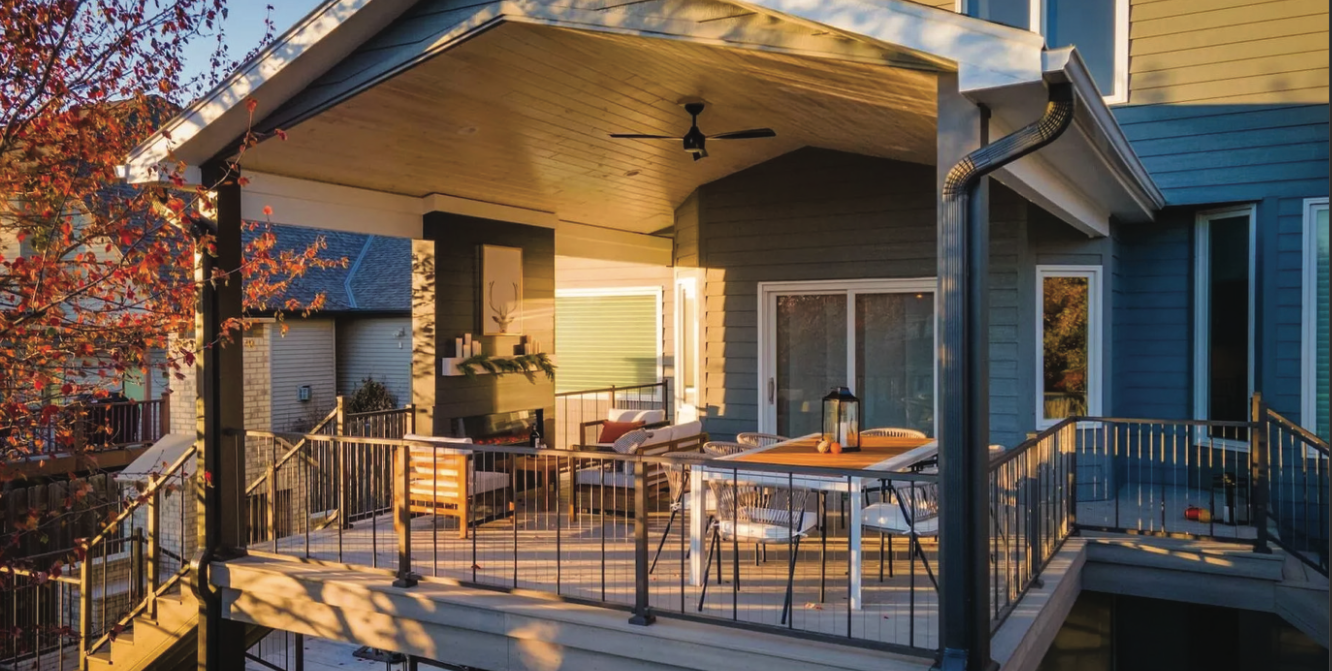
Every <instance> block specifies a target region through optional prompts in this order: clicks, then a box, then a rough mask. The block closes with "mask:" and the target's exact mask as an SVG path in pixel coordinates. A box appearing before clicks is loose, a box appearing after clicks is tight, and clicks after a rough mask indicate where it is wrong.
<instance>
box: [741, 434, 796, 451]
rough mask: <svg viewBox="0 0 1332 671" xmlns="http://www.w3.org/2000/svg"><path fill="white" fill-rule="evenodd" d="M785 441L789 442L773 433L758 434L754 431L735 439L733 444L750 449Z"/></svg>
mask: <svg viewBox="0 0 1332 671" xmlns="http://www.w3.org/2000/svg"><path fill="white" fill-rule="evenodd" d="M787 440H790V438H787V437H786V436H779V435H777V434H775V433H758V432H756V431H746V432H744V433H742V434H740V435H738V436H736V437H735V442H737V443H740V444H741V445H749V446H750V447H767V446H769V445H775V444H777V443H781V442H785V441H787Z"/></svg>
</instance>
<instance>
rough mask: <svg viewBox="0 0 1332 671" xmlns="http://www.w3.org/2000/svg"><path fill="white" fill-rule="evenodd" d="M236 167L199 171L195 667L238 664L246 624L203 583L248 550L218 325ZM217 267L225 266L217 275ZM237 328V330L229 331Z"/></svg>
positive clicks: (234, 364) (236, 226)
mask: <svg viewBox="0 0 1332 671" xmlns="http://www.w3.org/2000/svg"><path fill="white" fill-rule="evenodd" d="M239 177H240V174H239V168H237V167H236V166H234V165H230V164H228V163H226V162H222V161H216V162H213V163H211V164H209V165H208V166H206V169H205V170H204V179H205V183H206V184H207V185H208V186H210V187H211V188H212V189H213V190H214V194H215V195H214V198H215V205H216V210H215V212H214V214H215V215H216V219H215V222H214V223H215V228H214V230H213V231H212V233H213V235H214V236H215V237H214V249H215V254H216V256H212V255H209V254H208V253H207V252H203V253H199V254H197V257H196V258H197V261H196V263H195V281H196V283H197V284H198V286H199V292H198V294H199V298H198V308H197V309H196V311H195V322H194V329H195V339H196V342H195V344H196V347H197V348H199V349H200V352H199V356H197V357H196V359H195V360H196V362H197V363H196V364H195V375H196V380H197V384H198V396H197V397H196V401H195V408H196V410H197V421H196V427H197V429H196V431H197V438H196V440H197V441H198V443H199V446H200V449H199V464H198V468H197V473H198V474H199V478H198V480H199V484H198V485H197V486H196V488H197V491H198V498H199V506H198V525H199V547H200V549H201V552H202V554H201V555H200V557H198V558H197V561H196V571H195V575H194V580H195V581H196V583H197V584H196V586H195V591H196V593H198V594H200V595H201V596H202V597H203V598H201V599H200V600H199V635H198V644H199V647H198V668H199V669H200V671H243V669H244V668H245V646H241V645H236V641H240V640H244V637H245V627H244V625H243V624H241V623H239V622H235V621H232V620H228V619H226V618H224V617H223V612H222V602H221V599H219V598H217V595H216V594H215V593H214V592H213V591H212V587H211V586H210V585H209V584H207V580H208V578H207V573H208V571H207V564H208V563H210V562H214V561H225V560H227V559H232V558H236V557H240V556H244V554H245V537H246V529H245V525H246V523H247V520H248V515H247V514H246V511H245V502H246V501H245V440H244V438H241V437H239V436H238V435H237V434H235V433H234V432H235V431H236V430H238V429H243V428H244V421H245V413H244V407H245V406H244V397H243V390H244V388H245V387H244V384H245V382H244V361H243V350H242V347H241V346H240V344H239V343H238V342H231V341H229V340H228V339H227V338H225V337H224V336H225V335H228V334H226V333H224V331H223V326H224V325H225V324H226V322H227V321H228V320H233V319H238V318H239V317H240V316H241V278H240V267H241V192H240V184H239V182H238V181H237V180H238V179H239ZM215 270H220V271H222V272H224V273H227V277H226V279H225V280H223V279H215V278H214V275H215V272H214V271H215ZM231 335H234V334H231Z"/></svg>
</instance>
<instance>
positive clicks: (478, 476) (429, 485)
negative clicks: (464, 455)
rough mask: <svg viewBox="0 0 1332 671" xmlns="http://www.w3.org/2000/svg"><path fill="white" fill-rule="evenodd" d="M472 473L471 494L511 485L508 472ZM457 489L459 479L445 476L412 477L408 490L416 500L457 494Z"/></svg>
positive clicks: (427, 499) (483, 492) (474, 494)
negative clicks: (438, 477) (439, 477)
mask: <svg viewBox="0 0 1332 671" xmlns="http://www.w3.org/2000/svg"><path fill="white" fill-rule="evenodd" d="M471 475H472V482H471V488H470V490H469V491H468V494H469V495H471V496H476V495H477V494H485V493H486V492H493V491H495V490H497V489H504V488H505V487H508V486H509V474H508V473H496V472H494V471H473V472H472V474H471ZM457 489H458V481H457V480H455V479H452V478H448V477H447V476H445V478H443V479H440V480H435V479H434V478H429V477H426V478H412V485H411V487H410V488H409V490H408V491H410V492H411V494H412V498H413V499H415V500H418V501H429V500H430V499H432V498H434V497H436V496H439V495H444V496H448V495H454V496H456V493H457Z"/></svg>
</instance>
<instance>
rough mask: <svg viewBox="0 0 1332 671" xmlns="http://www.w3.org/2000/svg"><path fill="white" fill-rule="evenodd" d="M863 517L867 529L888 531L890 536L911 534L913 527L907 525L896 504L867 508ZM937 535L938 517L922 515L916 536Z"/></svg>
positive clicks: (917, 522) (890, 503)
mask: <svg viewBox="0 0 1332 671" xmlns="http://www.w3.org/2000/svg"><path fill="white" fill-rule="evenodd" d="M862 516H863V517H862V519H863V521H864V526H865V528H867V529H870V530H873V531H886V532H888V533H890V534H908V533H911V526H910V525H908V524H907V521H906V516H905V515H903V514H902V507H901V506H899V505H898V504H897V503H896V502H889V503H875V504H871V505H868V506H865V510H864V512H863V513H862ZM937 533H939V516H938V515H936V514H932V513H931V514H929V516H928V517H925V516H923V515H922V518H921V519H918V520H916V535H918V536H933V535H934V534H937Z"/></svg>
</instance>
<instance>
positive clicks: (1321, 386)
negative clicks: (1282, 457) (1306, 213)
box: [1314, 207, 1332, 439]
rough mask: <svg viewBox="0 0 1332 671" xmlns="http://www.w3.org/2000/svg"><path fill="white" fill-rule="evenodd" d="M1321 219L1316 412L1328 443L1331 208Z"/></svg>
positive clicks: (1318, 428) (1320, 214)
mask: <svg viewBox="0 0 1332 671" xmlns="http://www.w3.org/2000/svg"><path fill="white" fill-rule="evenodd" d="M1314 216H1316V217H1317V220H1316V223H1315V225H1314V233H1315V235H1314V237H1315V239H1316V243H1315V244H1317V254H1316V257H1315V258H1317V260H1318V273H1317V276H1318V287H1317V291H1316V292H1315V295H1316V296H1317V301H1316V302H1315V305H1316V306H1317V308H1316V309H1317V312H1318V314H1317V334H1316V337H1315V338H1314V343H1315V347H1314V368H1315V370H1316V371H1317V374H1316V375H1315V376H1314V380H1316V381H1317V385H1318V387H1317V389H1315V390H1314V399H1315V405H1314V407H1315V409H1316V414H1317V422H1316V426H1315V428H1314V430H1315V431H1317V432H1318V435H1320V436H1322V437H1323V438H1324V439H1326V438H1329V437H1330V436H1332V429H1330V428H1329V418H1328V401H1329V398H1328V388H1327V385H1328V298H1329V296H1328V286H1327V281H1328V247H1329V243H1328V230H1327V208H1326V207H1324V208H1323V209H1321V210H1319V211H1317V212H1316V213H1315V215H1314Z"/></svg>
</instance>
